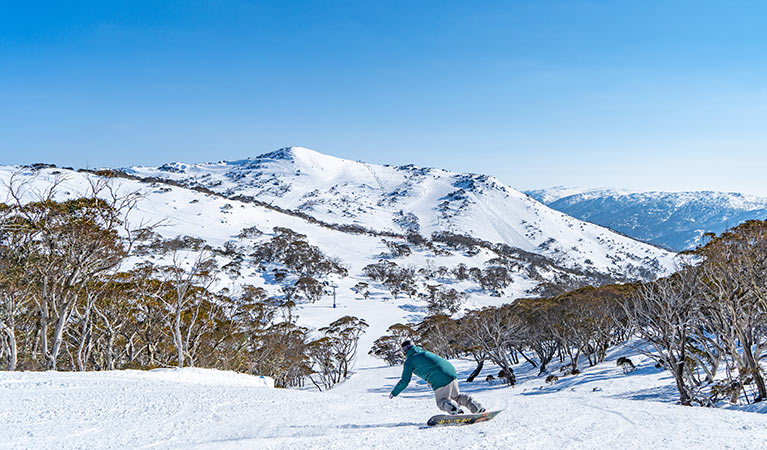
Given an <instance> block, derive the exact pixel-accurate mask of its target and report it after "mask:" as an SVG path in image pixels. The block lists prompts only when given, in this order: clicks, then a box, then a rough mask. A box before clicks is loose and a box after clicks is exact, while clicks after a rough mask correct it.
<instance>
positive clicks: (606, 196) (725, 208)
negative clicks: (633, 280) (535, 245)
mask: <svg viewBox="0 0 767 450" xmlns="http://www.w3.org/2000/svg"><path fill="white" fill-rule="evenodd" d="M527 194H529V195H530V196H531V197H533V198H535V199H536V200H539V201H540V202H542V203H544V204H546V205H548V206H550V207H551V208H553V209H556V210H557V211H561V212H563V213H565V214H568V215H571V216H573V217H577V218H579V219H581V220H586V221H589V222H593V223H596V224H599V225H603V226H605V227H609V228H611V229H613V230H616V231H619V232H621V233H624V234H626V235H628V236H631V237H633V238H635V239H639V240H642V241H645V242H650V243H653V244H656V245H660V246H663V247H666V248H669V249H672V250H675V251H682V250H687V249H692V248H695V247H696V246H698V245H699V244H701V243H702V239H703V235H704V234H705V233H721V232H722V231H724V230H726V229H728V228H731V227H734V226H736V225H738V224H740V223H743V222H745V221H746V220H752V219H757V220H764V219H767V198H764V197H756V196H749V195H743V194H739V193H732V192H711V191H701V192H631V191H621V190H615V189H590V190H587V189H577V188H564V187H555V188H551V189H540V190H534V191H527Z"/></svg>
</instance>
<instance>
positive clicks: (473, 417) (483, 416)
mask: <svg viewBox="0 0 767 450" xmlns="http://www.w3.org/2000/svg"><path fill="white" fill-rule="evenodd" d="M501 411H503V410H498V411H487V412H483V413H480V414H456V415H450V414H438V415H436V416H434V417H432V418H431V419H429V421H428V422H426V424H427V425H428V426H430V427H434V426H449V425H471V424H473V423H478V422H487V421H488V420H490V419H492V418H493V417H495V416H497V415H498V414H500V413H501Z"/></svg>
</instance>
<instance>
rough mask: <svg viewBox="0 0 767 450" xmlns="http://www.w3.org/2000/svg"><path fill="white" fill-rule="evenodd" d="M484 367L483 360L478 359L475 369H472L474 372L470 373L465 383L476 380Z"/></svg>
mask: <svg viewBox="0 0 767 450" xmlns="http://www.w3.org/2000/svg"><path fill="white" fill-rule="evenodd" d="M484 365H485V360H484V359H480V360H479V362H478V363H477V368H476V369H474V371H473V372H472V373H471V375H469V378H467V379H466V382H467V383H471V382H473V381H474V379H475V378H477V375H479V373H480V372H481V371H482V366H484Z"/></svg>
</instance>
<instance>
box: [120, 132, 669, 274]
mask: <svg viewBox="0 0 767 450" xmlns="http://www.w3.org/2000/svg"><path fill="white" fill-rule="evenodd" d="M122 170H124V171H125V172H126V173H129V174H132V175H135V176H139V177H156V178H160V179H167V180H173V181H176V182H178V183H181V184H182V185H185V186H190V187H194V186H200V187H205V188H208V189H211V190H213V191H215V192H219V193H222V194H224V195H226V196H228V197H235V196H241V195H244V196H250V197H253V198H255V199H257V200H260V201H263V202H267V203H269V204H273V205H277V206H279V207H281V208H284V209H289V210H295V211H300V212H302V213H305V214H308V215H310V216H312V217H315V218H317V219H319V220H322V221H325V222H329V223H335V224H354V225H362V226H365V227H368V228H372V229H374V230H383V231H393V232H396V233H401V234H405V233H407V232H411V231H412V232H418V233H420V234H421V235H423V236H426V237H429V236H431V235H432V233H435V232H450V233H455V234H462V235H470V236H472V237H474V238H478V239H481V240H485V241H489V242H492V243H503V244H506V245H509V246H511V247H515V248H519V249H522V250H524V251H527V252H532V253H536V254H540V255H544V256H546V257H547V258H550V259H552V260H553V261H555V262H556V263H557V264H558V265H561V266H563V267H567V268H574V269H581V270H584V269H585V270H595V271H598V272H601V273H610V274H614V275H616V276H617V275H619V274H631V275H632V276H635V277H638V276H639V272H640V271H641V270H642V269H650V270H651V271H652V272H655V273H659V272H665V271H668V270H671V269H673V262H672V260H673V255H672V254H671V253H669V252H667V251H664V250H661V249H659V248H655V247H653V246H649V245H646V244H642V243H639V242H637V241H635V240H633V239H630V238H627V237H625V236H621V235H619V234H617V233H614V232H612V231H610V230H607V229H605V228H603V227H601V226H597V225H594V224H591V223H586V222H583V221H581V220H577V219H574V218H572V217H570V216H567V215H565V214H562V213H560V212H557V211H554V210H552V209H550V208H548V207H546V206H544V205H542V204H541V203H539V202H537V201H535V200H533V199H531V198H530V197H529V196H527V195H526V194H523V193H521V192H519V191H517V190H514V189H512V188H510V187H508V186H505V185H503V184H501V183H500V182H499V181H498V180H497V179H496V178H494V177H492V176H488V175H477V174H468V173H454V172H448V171H445V170H441V169H433V168H422V167H415V166H412V165H408V166H380V165H373V164H367V163H363V162H356V161H349V160H344V159H339V158H335V157H332V156H328V155H324V154H321V153H318V152H315V151H312V150H309V149H305V148H300V147H291V148H284V149H281V150H278V151H276V152H272V153H267V154H264V155H261V156H258V157H255V158H253V159H246V160H239V161H222V162H219V163H212V164H187V163H172V164H165V165H163V166H161V167H158V168H152V167H138V166H137V167H132V168H129V169H122Z"/></svg>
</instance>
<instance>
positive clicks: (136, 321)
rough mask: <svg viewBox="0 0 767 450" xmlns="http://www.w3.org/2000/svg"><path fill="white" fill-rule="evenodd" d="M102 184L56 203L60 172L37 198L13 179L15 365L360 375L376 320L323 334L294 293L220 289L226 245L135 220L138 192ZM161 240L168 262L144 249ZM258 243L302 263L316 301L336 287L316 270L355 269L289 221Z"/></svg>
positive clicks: (4, 261) (5, 214)
mask: <svg viewBox="0 0 767 450" xmlns="http://www.w3.org/2000/svg"><path fill="white" fill-rule="evenodd" d="M91 180H92V183H91V186H90V188H89V191H88V193H87V195H85V196H83V197H81V198H77V199H73V200H66V201H57V200H56V195H57V190H58V186H59V184H58V182H56V183H54V184H53V185H52V186H51V187H50V188H49V189H48V190H47V191H45V192H42V193H37V194H36V196H35V198H34V199H31V198H30V197H31V196H32V193H31V192H25V190H24V188H25V186H24V185H21V184H14V183H13V180H12V184H11V185H10V186H7V188H8V192H9V195H10V198H11V200H12V201H11V202H9V203H8V204H0V366H2V368H3V369H7V370H78V371H85V370H112V369H125V368H155V367H168V366H178V367H184V366H197V367H214V368H219V369H226V370H237V371H242V372H250V373H258V374H260V375H267V376H272V377H274V378H275V384H276V385H277V386H293V385H301V384H304V383H306V382H307V381H311V382H312V383H314V384H315V385H317V387H318V388H321V389H325V388H328V387H330V386H332V385H333V384H335V383H337V382H339V381H341V380H343V379H344V378H345V377H346V376H348V373H349V368H350V364H351V361H352V360H353V358H354V356H355V355H356V351H357V342H358V340H359V337H360V334H361V333H363V332H364V330H365V328H366V327H367V324H366V323H365V322H364V321H362V320H360V319H357V318H354V317H344V318H342V319H339V320H338V321H336V322H333V323H332V324H330V325H329V326H328V327H326V328H322V329H320V330H318V331H313V330H309V329H307V328H304V327H300V326H298V325H297V323H296V320H297V316H296V315H295V312H294V309H295V302H294V301H293V298H291V297H289V296H284V295H281V296H276V297H270V296H269V295H268V294H267V292H266V291H265V290H264V289H263V288H258V287H253V286H248V285H245V286H241V287H239V288H237V291H236V292H230V291H229V290H228V289H226V288H224V289H221V290H218V291H214V290H213V289H212V287H213V285H214V283H215V281H216V280H217V278H218V276H219V274H220V270H221V269H220V268H219V267H218V263H217V260H216V258H215V254H216V253H221V252H222V251H219V250H215V249H210V248H209V247H207V246H205V245H203V243H202V242H201V241H200V240H199V239H195V238H190V237H186V236H185V237H179V238H174V239H170V240H162V239H161V238H160V237H159V235H157V234H156V233H154V232H153V231H152V228H153V227H152V226H147V225H146V224H142V225H139V226H136V227H132V226H130V224H129V223H128V221H127V217H128V214H129V213H130V212H131V210H132V209H133V208H134V206H135V204H136V201H137V200H138V197H137V196H136V195H135V194H126V195H121V194H118V192H116V191H115V190H114V189H113V188H112V187H111V185H110V184H109V183H106V182H104V180H103V179H97V178H95V177H94V178H92V179H91ZM30 200H31V201H30ZM139 239H143V241H142V242H141V245H136V244H137V243H138V242H139ZM155 247H156V248H157V250H158V251H156V252H154V251H153V254H154V255H156V256H158V257H159V259H158V260H157V261H156V262H150V261H149V260H147V259H144V261H143V262H139V263H136V262H135V261H136V259H131V258H133V257H135V256H141V255H145V254H146V253H145V252H147V251H149V250H151V249H152V248H155ZM137 249H138V250H140V251H139V252H136V250H137ZM225 251H226V249H225V250H224V252H225ZM258 252H261V253H264V254H265V256H268V257H269V258H271V259H272V260H277V261H280V262H281V263H282V264H284V265H285V266H289V267H295V268H296V270H301V271H303V273H304V275H303V276H301V277H299V279H298V281H297V282H296V283H295V284H294V286H290V287H292V288H293V289H294V290H300V291H301V292H303V294H304V295H305V296H306V297H307V298H309V299H315V298H316V297H317V296H318V295H319V294H320V293H321V292H322V289H323V287H324V286H323V285H322V284H321V283H319V282H318V281H317V280H316V279H314V278H312V277H311V276H310V275H318V274H327V273H344V272H345V270H346V269H345V268H343V267H342V266H340V264H338V263H337V262H336V261H333V260H331V259H328V258H325V257H324V256H322V254H321V253H320V252H319V251H318V250H317V249H316V248H314V247H312V246H310V245H308V244H307V243H306V241H305V240H304V239H303V236H301V235H298V234H297V233H294V232H292V231H291V230H287V229H276V230H275V237H274V238H272V239H271V240H270V241H269V242H267V243H266V244H264V245H262V246H260V247H259V248H258V249H257V253H258Z"/></svg>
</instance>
